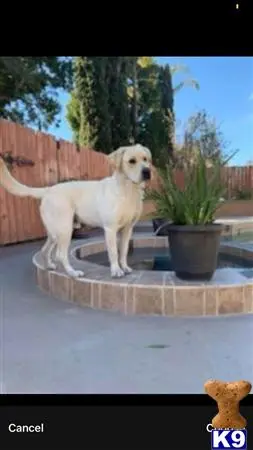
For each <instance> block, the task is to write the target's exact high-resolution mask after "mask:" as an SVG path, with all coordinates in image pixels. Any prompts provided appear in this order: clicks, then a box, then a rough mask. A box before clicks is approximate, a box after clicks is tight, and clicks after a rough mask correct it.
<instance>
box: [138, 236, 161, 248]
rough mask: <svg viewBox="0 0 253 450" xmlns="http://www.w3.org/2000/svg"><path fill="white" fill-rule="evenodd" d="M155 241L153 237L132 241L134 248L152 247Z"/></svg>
mask: <svg viewBox="0 0 253 450" xmlns="http://www.w3.org/2000/svg"><path fill="white" fill-rule="evenodd" d="M155 240H156V238H154V237H150V238H147V237H146V238H139V239H134V248H140V247H154V246H155Z"/></svg>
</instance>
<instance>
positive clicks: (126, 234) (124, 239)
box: [119, 225, 133, 273]
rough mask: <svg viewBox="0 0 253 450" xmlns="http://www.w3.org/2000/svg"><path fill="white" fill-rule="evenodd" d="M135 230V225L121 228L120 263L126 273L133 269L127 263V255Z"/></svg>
mask: <svg viewBox="0 0 253 450" xmlns="http://www.w3.org/2000/svg"><path fill="white" fill-rule="evenodd" d="M132 232H133V226H132V225H127V226H126V227H125V228H123V229H122V230H121V236H120V245H119V263H120V266H121V268H122V269H123V270H124V272H125V273H131V272H132V269H131V267H129V266H128V265H127V255H128V248H129V241H130V239H131V236H132Z"/></svg>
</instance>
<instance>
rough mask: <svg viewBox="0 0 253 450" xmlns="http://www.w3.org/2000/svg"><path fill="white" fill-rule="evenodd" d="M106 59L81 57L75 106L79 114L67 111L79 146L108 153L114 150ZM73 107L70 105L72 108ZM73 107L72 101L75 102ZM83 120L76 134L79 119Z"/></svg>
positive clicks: (76, 74) (76, 72) (77, 61)
mask: <svg viewBox="0 0 253 450" xmlns="http://www.w3.org/2000/svg"><path fill="white" fill-rule="evenodd" d="M107 60H108V58H107V57H103V56H102V57H100V56H78V57H76V58H75V62H74V84H75V91H74V93H73V97H74V98H75V105H76V107H77V106H78V102H79V114H75V115H74V112H73V111H71V108H70V106H69V109H68V120H69V122H70V124H72V128H73V129H74V132H75V135H76V136H78V140H79V144H80V145H85V146H89V147H91V148H93V149H94V150H98V151H102V152H104V153H109V152H110V151H111V150H112V143H111V127H110V122H111V118H110V113H109V107H108V95H109V92H108V82H107V63H108V61H107ZM70 105H71V104H70ZM72 106H73V98H72ZM78 116H79V117H80V124H79V132H78V133H77V132H76V130H75V128H74V127H76V118H77V117H78Z"/></svg>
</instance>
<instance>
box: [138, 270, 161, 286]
mask: <svg viewBox="0 0 253 450" xmlns="http://www.w3.org/2000/svg"><path fill="white" fill-rule="evenodd" d="M163 277H164V272H163V271H152V270H145V271H143V273H142V274H141V276H140V278H139V279H138V283H139V284H143V285H145V286H146V285H159V286H162V285H163Z"/></svg>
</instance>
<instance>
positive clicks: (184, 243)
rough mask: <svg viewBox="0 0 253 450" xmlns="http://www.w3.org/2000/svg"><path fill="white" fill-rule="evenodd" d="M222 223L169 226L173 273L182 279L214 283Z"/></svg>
mask: <svg viewBox="0 0 253 450" xmlns="http://www.w3.org/2000/svg"><path fill="white" fill-rule="evenodd" d="M222 229H223V225H222V224H210V225H193V226H188V225H169V226H168V228H167V231H168V239H169V246H170V254H171V262H172V267H173V270H174V271H175V273H176V276H177V277H178V278H181V279H183V280H195V281H197V280H199V281H201V280H203V281H209V280H211V278H212V276H213V274H214V271H215V270H216V267H217V261H218V252H219V246H220V238H221V232H222Z"/></svg>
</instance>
